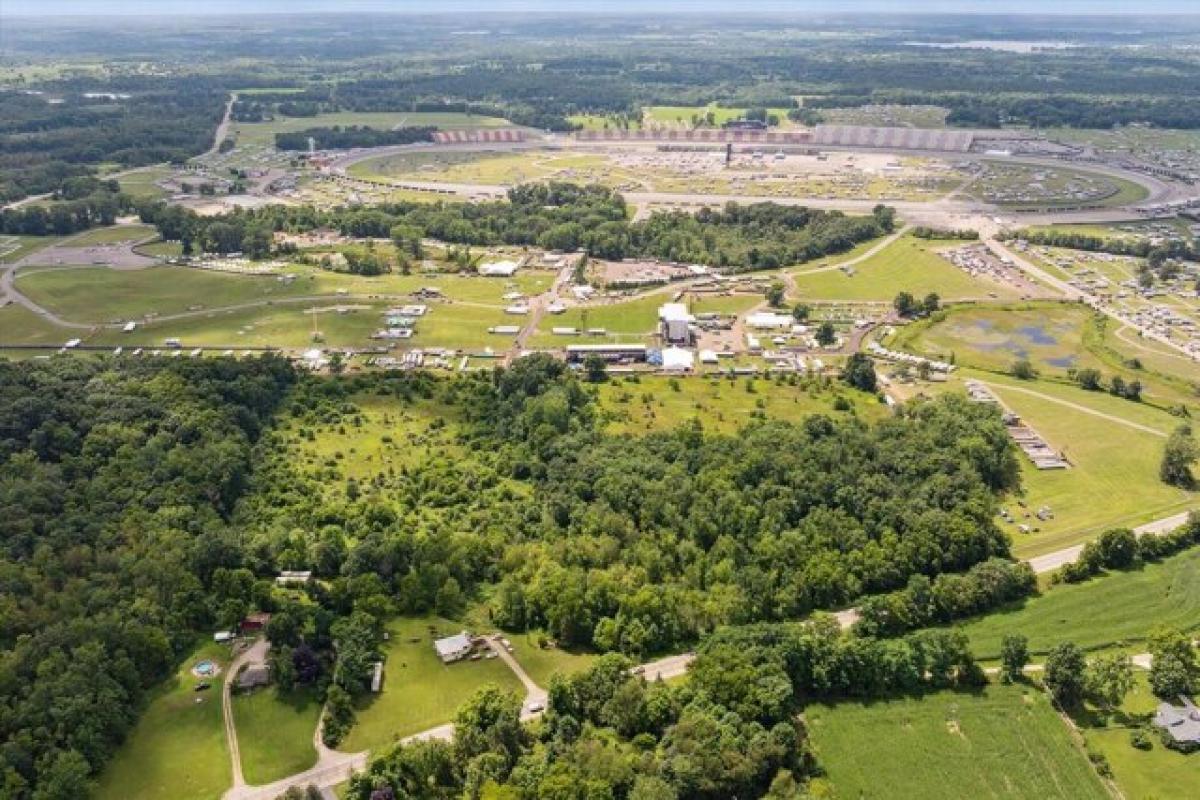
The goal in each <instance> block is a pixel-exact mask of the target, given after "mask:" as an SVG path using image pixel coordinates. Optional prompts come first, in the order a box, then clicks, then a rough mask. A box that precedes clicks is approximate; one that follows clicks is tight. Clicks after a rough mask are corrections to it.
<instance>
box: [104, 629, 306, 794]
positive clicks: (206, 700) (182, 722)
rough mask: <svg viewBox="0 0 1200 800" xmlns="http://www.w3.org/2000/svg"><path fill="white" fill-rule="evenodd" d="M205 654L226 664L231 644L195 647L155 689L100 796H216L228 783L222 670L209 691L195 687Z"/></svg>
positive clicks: (108, 771)
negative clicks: (195, 667) (198, 665)
mask: <svg viewBox="0 0 1200 800" xmlns="http://www.w3.org/2000/svg"><path fill="white" fill-rule="evenodd" d="M205 658H207V659H211V660H213V661H215V662H217V663H218V664H219V665H220V666H221V667H222V669H223V668H224V667H225V665H226V664H227V663H228V661H229V648H228V647H226V646H222V645H215V644H212V643H207V644H203V645H201V646H199V647H197V648H196V650H195V651H194V652H193V653H192V654H191V655H190V656H188V657H187V658H186V659H184V661H183V663H182V664H181V665H180V667H179V669H178V670H177V671H176V673H175V675H174V677H172V678H171V679H169V680H168V681H166V682H165V683H164V684H162V685H160V686H158V687H156V688H155V689H154V690H153V691H152V692H151V694H150V697H149V704H148V706H147V708H146V710H145V711H143V712H142V714H141V716H140V717H139V719H138V723H137V726H136V727H135V728H134V729H133V731H132V733H130V735H129V738H128V739H126V740H125V743H124V744H123V745H121V748H120V750H118V751H117V754H116V756H115V757H114V758H113V760H112V762H111V763H110V764H109V765H108V767H107V768H106V769H105V770H104V772H103V773H102V774H101V775H100V778H99V780H98V781H97V782H96V791H95V795H94V796H95V797H96V798H97V799H98V800H159V799H160V798H163V797H172V798H178V800H212V798H214V797H220V795H221V793H222V792H223V791H224V790H225V789H226V788H227V787H228V786H229V783H230V771H229V769H230V768H229V751H228V749H227V747H226V744H225V725H224V722H223V720H222V716H221V694H220V691H221V690H220V681H221V680H223V679H224V675H221V676H218V677H217V678H215V679H212V680H210V681H209V682H210V683H211V684H212V688H211V689H209V690H208V691H206V692H196V691H193V689H194V687H195V685H196V684H197V683H198V679H197V678H195V677H194V676H193V675H192V673H191V669H192V666H193V665H194V664H195V663H196V662H197V661H199V660H201V659H205ZM197 701H199V702H197ZM310 734H311V732H310Z"/></svg>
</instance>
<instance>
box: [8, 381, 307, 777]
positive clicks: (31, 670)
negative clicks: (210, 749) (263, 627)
mask: <svg viewBox="0 0 1200 800" xmlns="http://www.w3.org/2000/svg"><path fill="white" fill-rule="evenodd" d="M294 379H295V376H294V375H293V372H292V370H291V368H290V367H289V366H288V364H287V363H286V362H285V361H282V360H277V359H274V358H264V359H262V360H246V361H240V362H239V361H233V360H209V359H205V360H202V361H201V360H196V361H174V362H166V361H150V362H130V363H128V364H125V365H122V366H121V367H119V368H118V367H115V366H109V365H108V364H106V363H104V362H100V361H91V360H83V359H62V360H55V361H53V362H49V363H36V362H27V363H24V364H12V363H8V362H5V361H0V654H2V657H0V708H3V709H4V711H3V713H0V736H2V737H3V739H4V746H3V747H2V748H0V795H2V796H4V797H6V798H15V799H16V800H21V799H22V798H29V797H36V798H38V800H60V799H61V800H67V798H79V797H85V796H86V786H87V779H88V777H89V775H90V774H93V773H95V772H98V771H99V770H100V769H101V768H102V767H103V766H104V765H105V763H106V762H107V761H108V759H109V758H110V757H111V756H112V754H113V752H115V750H116V749H117V747H119V746H120V744H121V742H122V740H123V739H124V737H125V735H126V734H127V733H128V732H129V730H130V728H131V727H132V725H133V723H134V722H135V721H136V719H137V716H138V713H139V711H140V710H141V703H142V700H143V698H144V697H145V694H146V691H147V690H148V689H149V688H150V687H152V686H153V685H154V684H155V683H157V682H158V681H160V680H162V679H163V678H164V677H165V676H166V675H167V674H168V673H169V672H170V670H171V669H172V668H173V666H174V664H175V662H176V660H177V659H178V658H180V657H181V656H182V655H183V654H185V653H187V652H189V651H190V650H191V648H192V647H193V646H194V644H195V641H196V637H197V636H198V635H200V634H202V633H203V634H209V633H210V632H211V630H212V626H213V625H214V624H215V623H216V620H217V619H218V618H219V613H220V609H219V608H218V606H217V603H216V601H215V599H214V597H215V594H214V580H215V577H214V576H216V575H217V574H218V573H219V572H221V570H222V568H224V567H228V566H238V565H239V564H240V562H241V560H242V556H241V553H240V545H239V538H240V537H239V533H238V531H237V530H236V529H235V528H233V527H231V526H230V524H229V517H230V514H231V513H232V511H233V509H234V506H235V505H236V503H237V500H238V498H239V497H240V496H241V495H242V493H243V492H244V491H245V488H246V485H247V476H248V474H249V472H250V469H251V451H252V447H253V445H254V442H255V441H256V440H257V439H258V438H259V437H260V436H261V434H262V431H263V429H264V427H265V426H266V425H267V424H268V422H269V419H270V417H271V414H272V413H273V411H274V409H275V408H276V407H277V405H278V404H279V402H280V401H281V400H282V398H283V397H284V395H285V393H286V392H287V389H288V387H289V386H290V385H291V384H292V383H293V381H294Z"/></svg>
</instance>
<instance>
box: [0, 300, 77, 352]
mask: <svg viewBox="0 0 1200 800" xmlns="http://www.w3.org/2000/svg"><path fill="white" fill-rule="evenodd" d="M86 333H87V332H86V331H79V330H74V329H68V328H60V327H58V326H57V325H52V324H51V323H49V322H47V321H46V320H45V319H44V318H43V317H41V316H40V315H38V314H35V313H33V312H32V311H30V310H29V309H27V308H25V306H19V305H17V304H15V303H12V304H9V305H7V306H4V307H3V308H0V344H37V345H61V344H63V343H64V342H66V341H67V340H68V339H73V338H75V337H78V336H81V335H85V334H86Z"/></svg>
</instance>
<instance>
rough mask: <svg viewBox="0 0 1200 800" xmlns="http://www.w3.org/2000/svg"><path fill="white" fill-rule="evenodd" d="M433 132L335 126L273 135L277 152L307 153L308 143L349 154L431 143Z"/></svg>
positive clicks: (361, 126) (422, 128)
mask: <svg viewBox="0 0 1200 800" xmlns="http://www.w3.org/2000/svg"><path fill="white" fill-rule="evenodd" d="M436 130H437V128H432V127H429V126H418V127H407V128H396V129H394V130H388V131H384V130H379V129H378V128H370V127H367V126H365V125H347V126H346V127H344V128H343V127H341V126H338V125H335V126H333V127H331V128H306V129H304V130H302V131H295V132H294V133H277V134H275V146H276V147H277V148H279V149H280V150H308V147H309V140H312V144H313V145H314V146H315V147H316V148H317V149H320V150H349V149H350V148H353V147H387V146H389V145H395V144H412V143H413V142H428V141H432V139H433V133H434V131H436Z"/></svg>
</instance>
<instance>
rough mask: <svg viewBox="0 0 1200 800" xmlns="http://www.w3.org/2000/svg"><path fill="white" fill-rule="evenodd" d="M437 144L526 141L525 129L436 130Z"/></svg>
mask: <svg viewBox="0 0 1200 800" xmlns="http://www.w3.org/2000/svg"><path fill="white" fill-rule="evenodd" d="M433 141H434V143H436V144H498V143H513V142H523V141H525V131H522V130H517V129H515V128H500V129H497V130H474V131H435V132H434V134H433Z"/></svg>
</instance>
